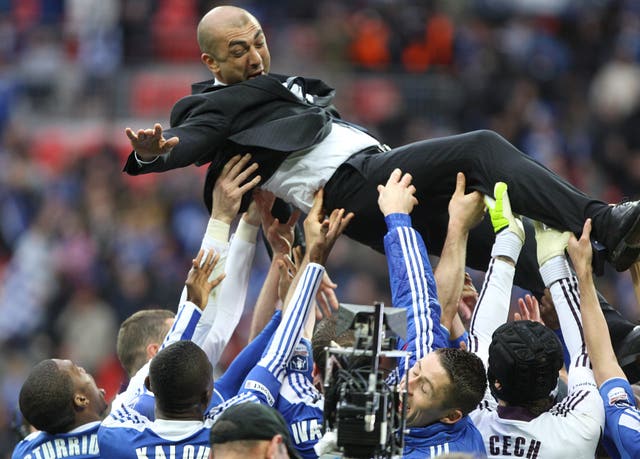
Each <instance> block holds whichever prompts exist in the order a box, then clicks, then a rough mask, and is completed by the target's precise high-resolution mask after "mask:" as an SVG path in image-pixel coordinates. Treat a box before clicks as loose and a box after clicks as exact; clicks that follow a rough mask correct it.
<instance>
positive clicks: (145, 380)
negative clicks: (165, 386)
mask: <svg viewBox="0 0 640 459" xmlns="http://www.w3.org/2000/svg"><path fill="white" fill-rule="evenodd" d="M144 387H146V388H147V390H150V391H151V392H153V391H152V390H151V380H150V379H149V376H147V377H146V378H144Z"/></svg>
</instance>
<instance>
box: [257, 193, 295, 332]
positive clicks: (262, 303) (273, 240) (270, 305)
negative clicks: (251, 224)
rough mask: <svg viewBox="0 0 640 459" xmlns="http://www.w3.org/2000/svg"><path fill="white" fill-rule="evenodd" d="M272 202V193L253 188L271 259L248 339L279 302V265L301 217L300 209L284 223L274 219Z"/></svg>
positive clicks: (284, 260) (286, 257)
mask: <svg viewBox="0 0 640 459" xmlns="http://www.w3.org/2000/svg"><path fill="white" fill-rule="evenodd" d="M274 201H275V196H274V195H273V194H272V193H270V192H268V191H264V190H256V192H255V193H254V202H255V203H256V206H257V209H258V211H259V213H260V220H261V223H262V231H263V232H264V234H265V236H266V239H267V242H268V243H269V246H270V247H271V253H272V259H271V265H270V266H269V271H268V272H267V276H266V279H265V281H264V283H263V285H262V289H261V290H260V294H259V295H258V299H257V300H256V305H255V307H254V309H253V316H252V318H251V328H250V332H249V341H251V340H252V339H253V338H254V337H255V336H257V335H258V333H260V330H262V329H263V328H264V326H265V325H266V324H267V323H268V322H269V320H270V318H271V316H272V315H273V312H274V311H275V310H276V308H278V307H279V306H280V305H281V302H280V299H279V297H278V283H279V279H280V277H281V275H282V274H281V264H282V263H285V264H286V263H287V262H288V261H290V260H291V257H292V244H293V239H294V227H295V225H296V222H297V221H298V218H299V216H300V212H299V211H295V212H293V213H292V214H291V216H290V218H289V220H288V221H287V222H285V223H280V221H279V220H278V219H277V218H274V217H273V215H271V208H272V207H273V203H274Z"/></svg>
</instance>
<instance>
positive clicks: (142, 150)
mask: <svg viewBox="0 0 640 459" xmlns="http://www.w3.org/2000/svg"><path fill="white" fill-rule="evenodd" d="M124 132H125V134H127V137H129V141H130V142H131V147H132V148H133V149H134V150H135V152H136V154H137V155H138V157H139V158H140V159H141V160H143V161H151V160H152V159H154V158H156V157H157V156H160V155H163V154H165V153H169V151H171V149H172V148H173V147H175V146H176V145H178V142H179V141H180V139H179V138H178V137H171V138H170V139H169V140H165V138H164V137H163V135H162V126H161V125H160V124H159V123H156V124H154V126H153V129H139V130H138V132H137V133H136V132H134V131H133V129H131V128H129V127H128V128H126V129H125V130H124Z"/></svg>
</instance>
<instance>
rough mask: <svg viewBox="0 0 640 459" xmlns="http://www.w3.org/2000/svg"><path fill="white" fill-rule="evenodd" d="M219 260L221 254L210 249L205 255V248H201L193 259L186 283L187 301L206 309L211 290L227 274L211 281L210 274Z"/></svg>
mask: <svg viewBox="0 0 640 459" xmlns="http://www.w3.org/2000/svg"><path fill="white" fill-rule="evenodd" d="M203 258H204V260H203ZM219 260H220V255H219V254H217V253H214V252H213V251H209V252H208V253H207V254H206V256H205V250H204V249H200V251H199V252H198V256H197V257H196V258H194V259H193V260H191V269H190V270H189V274H188V275H187V280H186V281H185V283H184V284H185V286H186V287H187V301H191V302H192V303H193V304H195V305H196V306H197V307H198V308H200V309H201V310H204V308H205V306H206V305H207V300H208V297H209V292H211V290H213V289H214V288H216V287H217V286H218V285H219V284H220V282H222V279H224V276H225V274H224V273H223V274H220V275H219V276H218V277H216V278H215V279H213V280H212V281H209V276H211V273H212V272H213V268H215V267H216V264H218V261H219Z"/></svg>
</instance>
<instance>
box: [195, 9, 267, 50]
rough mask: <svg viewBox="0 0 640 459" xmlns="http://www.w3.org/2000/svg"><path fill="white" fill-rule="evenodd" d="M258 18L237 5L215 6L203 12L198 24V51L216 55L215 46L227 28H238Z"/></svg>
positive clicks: (256, 21)
mask: <svg viewBox="0 0 640 459" xmlns="http://www.w3.org/2000/svg"><path fill="white" fill-rule="evenodd" d="M251 22H253V23H256V24H257V23H258V20H257V19H256V18H255V17H254V16H253V15H252V14H251V13H249V12H248V11H247V10H244V9H242V8H238V7H237V6H217V7H215V8H213V9H211V10H209V12H208V13H207V14H205V15H204V16H203V17H202V19H201V20H200V23H199V24H198V45H199V46H200V51H201V52H203V53H208V54H212V55H216V51H217V49H216V48H217V46H218V45H219V44H220V41H221V40H222V39H223V38H224V32H225V31H226V30H228V29H239V28H242V27H245V26H246V25H247V24H249V23H251Z"/></svg>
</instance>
